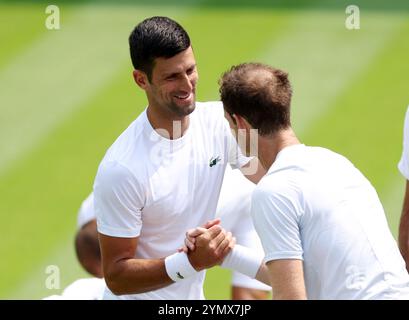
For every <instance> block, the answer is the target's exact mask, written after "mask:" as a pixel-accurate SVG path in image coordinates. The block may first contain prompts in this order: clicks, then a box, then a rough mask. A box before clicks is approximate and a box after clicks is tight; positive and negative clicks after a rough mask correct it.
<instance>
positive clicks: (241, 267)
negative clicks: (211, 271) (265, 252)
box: [221, 245, 264, 278]
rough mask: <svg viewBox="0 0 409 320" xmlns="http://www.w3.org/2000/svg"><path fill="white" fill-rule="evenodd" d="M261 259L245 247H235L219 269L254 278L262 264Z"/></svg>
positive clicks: (261, 257)
mask: <svg viewBox="0 0 409 320" xmlns="http://www.w3.org/2000/svg"><path fill="white" fill-rule="evenodd" d="M263 258H264V257H263V256H261V255H258V254H256V253H254V252H253V251H252V250H251V249H249V248H247V247H243V246H241V245H235V246H234V248H233V249H232V250H231V251H230V252H229V253H228V255H227V256H226V257H225V258H224V260H223V262H222V264H221V267H222V268H228V269H233V270H235V271H238V272H240V273H242V274H244V275H246V276H249V277H250V278H255V277H256V275H257V272H258V270H259V269H260V266H261V265H262V263H263Z"/></svg>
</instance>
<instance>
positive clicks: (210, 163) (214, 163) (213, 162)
mask: <svg viewBox="0 0 409 320" xmlns="http://www.w3.org/2000/svg"><path fill="white" fill-rule="evenodd" d="M221 160H222V159H220V157H217V158H215V157H211V158H210V160H209V167H210V168H211V167H213V166H215V165H216V163H218V162H219V161H221Z"/></svg>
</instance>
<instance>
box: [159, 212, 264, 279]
mask: <svg viewBox="0 0 409 320" xmlns="http://www.w3.org/2000/svg"><path fill="white" fill-rule="evenodd" d="M263 258H264V257H263V256H259V255H257V254H255V253H254V252H253V251H251V250H250V249H249V248H246V247H243V246H241V245H236V239H235V238H234V237H233V235H232V234H231V232H226V230H224V229H223V228H222V227H221V226H220V219H215V220H211V221H208V222H207V223H206V224H205V225H204V226H202V227H197V228H194V229H190V230H188V231H187V232H186V238H185V244H184V246H183V247H182V248H180V249H179V250H178V252H177V253H175V254H173V255H171V256H169V257H167V258H166V259H165V267H166V272H167V273H168V275H169V277H170V278H171V279H172V280H173V281H175V282H176V281H180V280H183V279H185V278H186V277H189V276H192V275H194V274H195V273H197V272H199V271H202V270H204V269H209V268H211V267H213V266H215V265H221V267H223V268H228V269H232V270H235V271H238V272H240V273H242V274H244V275H247V276H249V277H250V278H256V279H257V280H259V281H262V282H264V283H266V284H268V285H269V280H268V276H267V274H268V273H267V269H266V266H265V265H264V263H263Z"/></svg>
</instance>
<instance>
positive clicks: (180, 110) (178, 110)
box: [171, 100, 196, 117]
mask: <svg viewBox="0 0 409 320" xmlns="http://www.w3.org/2000/svg"><path fill="white" fill-rule="evenodd" d="M195 108H196V102H195V100H193V102H192V103H190V104H188V105H177V104H173V105H172V106H171V110H172V111H173V113H175V114H176V115H177V116H179V117H186V116H188V115H189V114H191V113H192V112H193V111H194V110H195Z"/></svg>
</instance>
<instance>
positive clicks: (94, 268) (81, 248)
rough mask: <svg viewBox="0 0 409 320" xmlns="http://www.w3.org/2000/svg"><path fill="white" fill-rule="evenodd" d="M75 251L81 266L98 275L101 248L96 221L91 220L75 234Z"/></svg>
mask: <svg viewBox="0 0 409 320" xmlns="http://www.w3.org/2000/svg"><path fill="white" fill-rule="evenodd" d="M75 252H76V254H77V259H78V261H79V262H80V264H81V266H82V267H83V268H84V269H85V270H86V271H87V272H89V273H90V274H92V275H93V276H96V277H100V276H101V275H99V274H98V273H99V271H100V266H101V249H100V247H99V241H98V232H97V226H96V221H95V220H91V221H90V222H88V223H87V224H85V225H84V226H83V227H82V228H81V229H80V230H78V232H77V234H76V236H75Z"/></svg>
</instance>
